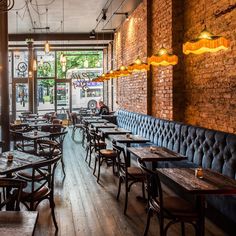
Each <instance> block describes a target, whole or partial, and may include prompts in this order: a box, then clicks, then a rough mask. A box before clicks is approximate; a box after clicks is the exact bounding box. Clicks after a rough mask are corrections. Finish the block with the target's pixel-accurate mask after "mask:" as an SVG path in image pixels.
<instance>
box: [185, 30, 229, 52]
mask: <svg viewBox="0 0 236 236" xmlns="http://www.w3.org/2000/svg"><path fill="white" fill-rule="evenodd" d="M228 48H229V41H228V40H227V39H226V38H224V37H222V36H216V35H213V34H212V33H210V32H209V31H208V30H207V29H206V27H205V28H204V30H203V31H202V32H201V33H200V35H199V36H198V37H197V38H196V39H194V40H190V41H188V42H186V43H184V45H183V53H184V54H190V53H193V54H202V53H206V52H218V51H220V50H227V49H228Z"/></svg>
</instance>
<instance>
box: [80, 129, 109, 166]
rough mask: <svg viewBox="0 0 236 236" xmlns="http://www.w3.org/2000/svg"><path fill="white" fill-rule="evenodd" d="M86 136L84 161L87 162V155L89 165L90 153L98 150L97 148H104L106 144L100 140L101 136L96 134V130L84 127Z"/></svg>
mask: <svg viewBox="0 0 236 236" xmlns="http://www.w3.org/2000/svg"><path fill="white" fill-rule="evenodd" d="M86 132H87V134H86V136H87V144H86V157H85V161H86V162H87V160H88V157H89V160H88V164H89V167H90V166H91V159H92V153H93V152H94V153H95V152H96V151H98V149H105V148H106V146H107V144H106V143H105V142H104V141H102V140H101V136H100V137H99V136H98V135H97V134H96V131H95V130H93V129H89V128H87V129H86Z"/></svg>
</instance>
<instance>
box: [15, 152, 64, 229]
mask: <svg viewBox="0 0 236 236" xmlns="http://www.w3.org/2000/svg"><path fill="white" fill-rule="evenodd" d="M60 158H61V156H56V157H53V158H52V159H48V160H44V161H42V162H40V163H38V164H35V165H34V166H33V168H32V176H30V177H28V178H27V177H24V178H23V179H24V180H25V181H27V188H25V189H24V190H23V191H22V194H21V198H20V201H21V202H22V203H23V204H24V205H25V206H26V208H27V209H28V210H30V211H34V210H36V208H37V206H38V205H39V203H40V202H41V201H43V200H45V199H48V200H49V203H50V208H51V213H52V218H53V223H54V225H55V228H56V230H58V226H57V221H56V217H55V212H54V208H55V203H54V174H55V169H56V166H57V163H58V161H59V160H60Z"/></svg>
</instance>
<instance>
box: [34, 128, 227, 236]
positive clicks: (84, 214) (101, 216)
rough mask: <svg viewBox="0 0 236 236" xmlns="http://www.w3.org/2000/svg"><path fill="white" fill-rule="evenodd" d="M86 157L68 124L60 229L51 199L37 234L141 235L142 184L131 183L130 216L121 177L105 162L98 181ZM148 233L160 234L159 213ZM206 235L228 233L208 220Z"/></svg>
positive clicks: (58, 185)
mask: <svg viewBox="0 0 236 236" xmlns="http://www.w3.org/2000/svg"><path fill="white" fill-rule="evenodd" d="M76 138H77V139H78V138H79V137H78V136H77V137H76ZM84 157H85V150H84V148H82V146H81V144H80V143H78V142H75V141H73V140H72V139H71V129H70V128H69V133H68V135H67V137H66V139H65V143H64V161H65V165H66V178H65V179H64V180H63V173H62V170H61V165H59V166H58V167H57V170H56V178H55V203H56V218H57V221H58V225H59V231H58V234H55V228H54V226H53V223H52V219H51V214H50V210H49V204H48V201H44V202H42V203H41V204H40V206H39V207H38V210H39V218H38V224H37V227H36V230H35V235H36V236H38V235H40V236H48V235H60V236H74V235H79V236H92V235H94V236H95V235H96V236H112V235H117V236H119V235H122V236H123V235H125V236H126V235H127V236H129V235H130V236H133V235H135V236H139V235H142V234H143V230H144V226H145V222H146V212H145V203H142V202H140V201H138V200H136V196H137V195H139V193H141V187H140V186H139V185H136V186H133V187H132V190H131V193H130V196H129V203H128V210H127V216H125V215H123V206H124V192H123V188H122V192H121V196H120V201H117V200H116V193H117V182H118V181H117V177H114V176H113V175H112V171H111V168H107V167H106V166H105V165H104V166H102V172H101V178H100V179H101V184H97V182H96V178H95V176H94V175H93V174H92V169H91V168H89V167H88V165H87V163H86V162H85V161H84ZM92 166H93V165H92ZM122 187H123V186H122ZM186 228H187V230H186V231H187V232H186V235H187V236H188V235H194V231H193V229H192V227H191V226H187V227H186ZM149 235H150V236H152V235H159V233H158V223H157V219H156V217H153V218H152V221H151V226H150V232H149ZM168 235H171V236H175V235H180V227H179V226H178V225H176V226H172V227H171V228H170V230H169V231H168ZM206 235H208V236H210V235H225V234H224V233H223V232H222V231H220V230H219V229H218V228H217V227H216V226H215V225H213V224H212V223H210V222H209V221H208V220H207V222H206Z"/></svg>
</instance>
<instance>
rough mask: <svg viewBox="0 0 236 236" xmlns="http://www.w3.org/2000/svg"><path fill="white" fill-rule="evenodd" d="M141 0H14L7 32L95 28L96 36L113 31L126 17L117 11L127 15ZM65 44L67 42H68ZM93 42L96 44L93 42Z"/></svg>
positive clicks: (69, 30) (84, 42)
mask: <svg viewBox="0 0 236 236" xmlns="http://www.w3.org/2000/svg"><path fill="white" fill-rule="evenodd" d="M141 1H142V0H15V5H14V8H13V9H11V10H10V11H9V12H8V25H9V27H8V32H9V34H10V35H11V34H12V35H19V34H22V35H23V34H25V35H27V34H40V35H43V34H46V35H50V34H54V35H56V34H61V33H63V34H64V35H65V34H67V33H69V34H71V33H72V34H80V33H81V34H83V33H90V32H91V31H92V30H95V32H96V34H97V35H98V34H99V33H100V34H105V33H107V32H113V29H116V28H117V27H119V26H120V24H121V23H122V22H123V21H124V20H125V19H126V15H125V14H116V13H128V14H129V15H130V14H131V13H132V11H133V10H134V9H135V8H136V7H137V6H138V4H139V3H140V2H141ZM47 9H48V10H47ZM104 13H105V15H106V17H105V16H104ZM102 18H104V19H102ZM105 18H106V19H105ZM96 39H98V38H97V37H96ZM100 39H101V38H100ZM103 39H104V38H103ZM55 40H58V39H55ZM68 40H70V39H68ZM16 41H20V39H16ZM93 41H96V40H93ZM103 41H104V40H103ZM67 43H70V42H69V41H67ZM74 43H75V40H74V38H73V44H74ZM81 43H82V44H86V43H88V41H87V40H84V39H83V41H81ZM93 43H94V44H96V42H93ZM103 43H104V42H103Z"/></svg>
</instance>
